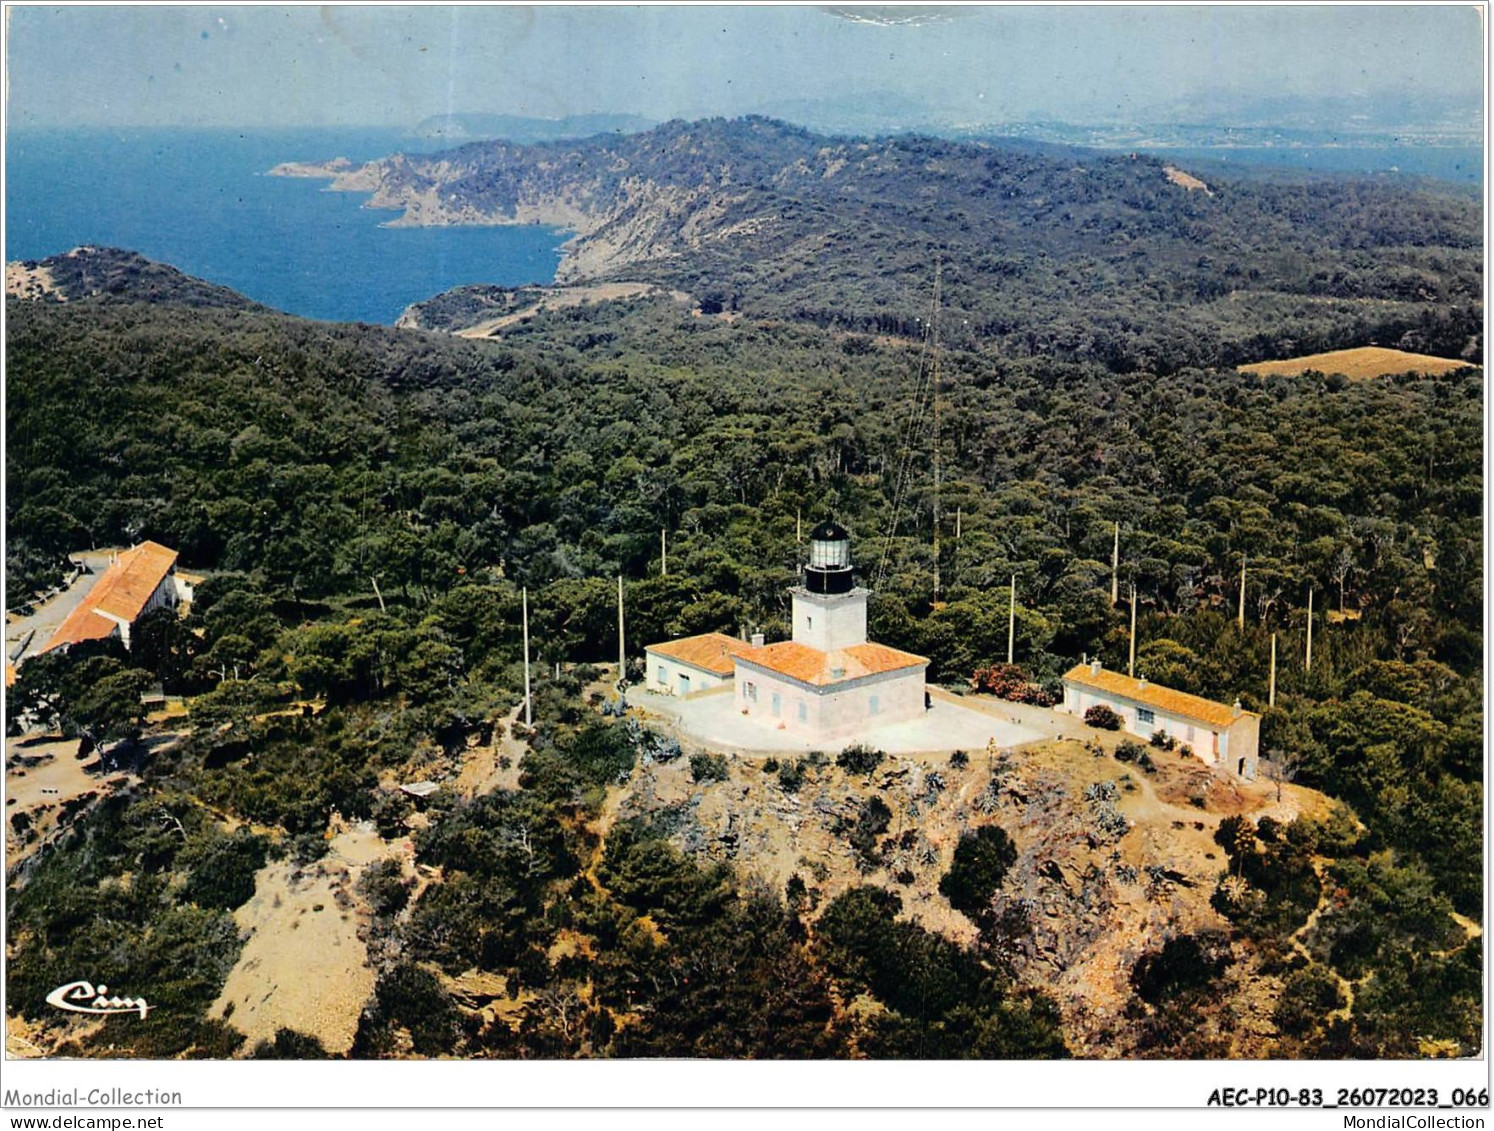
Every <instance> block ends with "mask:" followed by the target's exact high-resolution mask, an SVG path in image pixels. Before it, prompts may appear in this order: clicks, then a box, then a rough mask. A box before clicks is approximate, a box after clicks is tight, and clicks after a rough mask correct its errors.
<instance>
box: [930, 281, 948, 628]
mask: <svg viewBox="0 0 1494 1131" xmlns="http://www.w3.org/2000/svg"><path fill="white" fill-rule="evenodd" d="M943 275H944V264H943V262H942V261H940V262H936V263H935V264H934V315H933V318H932V319H930V324H929V344H930V347H931V348H930V356H931V357H932V358H933V371H932V373H930V375H929V376H930V381H931V382H932V384H933V393H934V600H935V601H938V600H939V478H940V463H939V284H940V281H941V279H942V278H943Z"/></svg>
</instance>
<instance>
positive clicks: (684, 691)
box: [680, 672, 690, 695]
mask: <svg viewBox="0 0 1494 1131" xmlns="http://www.w3.org/2000/svg"><path fill="white" fill-rule="evenodd" d="M680 694H681V695H689V694H690V677H689V676H687V675H686V674H685V673H684V672H680Z"/></svg>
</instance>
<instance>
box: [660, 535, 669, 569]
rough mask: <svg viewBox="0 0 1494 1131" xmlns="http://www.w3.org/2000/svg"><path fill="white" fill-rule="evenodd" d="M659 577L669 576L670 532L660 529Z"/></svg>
mask: <svg viewBox="0 0 1494 1131" xmlns="http://www.w3.org/2000/svg"><path fill="white" fill-rule="evenodd" d="M659 576H660V577H668V576H669V532H668V531H667V530H665V529H664V528H663V527H662V526H661V527H659Z"/></svg>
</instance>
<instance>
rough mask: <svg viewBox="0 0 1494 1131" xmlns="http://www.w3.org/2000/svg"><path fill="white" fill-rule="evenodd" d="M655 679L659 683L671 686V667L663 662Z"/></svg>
mask: <svg viewBox="0 0 1494 1131" xmlns="http://www.w3.org/2000/svg"><path fill="white" fill-rule="evenodd" d="M655 679H656V680H657V681H658V682H659V683H661V684H663V685H664V686H665V687H668V686H669V669H668V668H666V667H665V666H664V665H663V664H660V665H659V669H658V674H657V675H656V676H655Z"/></svg>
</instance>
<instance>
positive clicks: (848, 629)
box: [789, 522, 869, 652]
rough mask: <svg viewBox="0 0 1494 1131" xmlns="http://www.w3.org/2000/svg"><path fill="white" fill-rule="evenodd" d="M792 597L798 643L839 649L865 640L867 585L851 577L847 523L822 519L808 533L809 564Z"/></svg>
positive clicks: (794, 631)
mask: <svg viewBox="0 0 1494 1131" xmlns="http://www.w3.org/2000/svg"><path fill="white" fill-rule="evenodd" d="M789 594H790V596H791V597H792V598H793V603H794V613H793V633H794V636H793V638H794V642H795V643H796V644H804V645H806V646H808V647H810V648H814V649H816V650H818V651H820V652H834V651H837V650H838V649H841V648H851V647H854V646H855V645H857V644H865V643H866V598H867V597H868V596H869V592H868V590H865V589H859V588H857V587H856V586H855V584H854V582H853V581H852V577H851V536H850V534H848V533H847V532H846V530H845V528H844V527H843V526H840V525H839V524H837V523H834V522H822V523H820V524H819V525H818V526H816V527H815V528H814V529H813V530H812V531H810V532H809V564H808V565H806V566H805V567H804V583H803V584H802V585H796V586H794V588H792V589H790V590H789Z"/></svg>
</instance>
